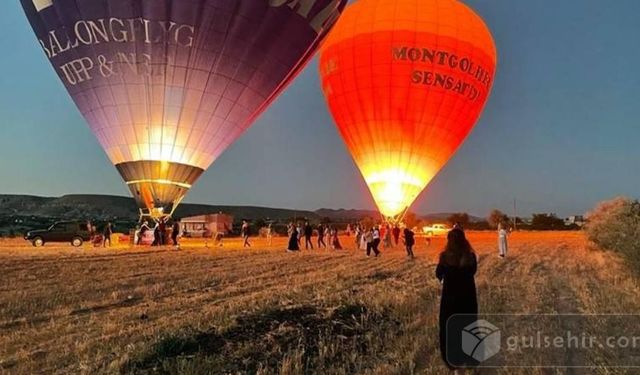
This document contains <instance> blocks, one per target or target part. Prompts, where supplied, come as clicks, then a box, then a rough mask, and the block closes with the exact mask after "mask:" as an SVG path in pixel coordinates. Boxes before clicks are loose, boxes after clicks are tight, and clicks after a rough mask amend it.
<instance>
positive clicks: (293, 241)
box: [287, 223, 300, 252]
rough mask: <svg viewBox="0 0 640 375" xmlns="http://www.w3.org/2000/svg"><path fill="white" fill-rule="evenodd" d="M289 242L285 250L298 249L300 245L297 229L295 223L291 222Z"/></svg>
mask: <svg viewBox="0 0 640 375" xmlns="http://www.w3.org/2000/svg"><path fill="white" fill-rule="evenodd" d="M288 233H289V244H288V245H287V252H293V251H299V250H300V246H298V245H299V243H298V231H297V229H296V227H295V225H293V223H290V224H289V230H288Z"/></svg>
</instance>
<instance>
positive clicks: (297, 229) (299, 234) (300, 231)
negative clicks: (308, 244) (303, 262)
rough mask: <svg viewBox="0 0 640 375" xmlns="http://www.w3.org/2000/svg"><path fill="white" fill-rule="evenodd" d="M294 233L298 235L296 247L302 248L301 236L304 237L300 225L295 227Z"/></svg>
mask: <svg viewBox="0 0 640 375" xmlns="http://www.w3.org/2000/svg"><path fill="white" fill-rule="evenodd" d="M296 233H297V234H298V247H302V236H303V235H304V229H303V228H302V224H300V223H298V225H297V226H296Z"/></svg>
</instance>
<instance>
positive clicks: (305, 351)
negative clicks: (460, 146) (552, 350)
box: [0, 232, 640, 374]
mask: <svg viewBox="0 0 640 375" xmlns="http://www.w3.org/2000/svg"><path fill="white" fill-rule="evenodd" d="M469 238H470V240H471V242H472V245H473V246H474V248H475V250H476V252H477V253H478V255H479V260H480V263H479V270H478V275H477V285H478V294H479V303H480V310H481V312H483V313H552V314H553V313H620V312H626V313H635V312H637V311H640V309H639V308H640V298H638V297H639V296H640V293H639V292H640V289H639V287H638V283H637V279H635V278H634V277H633V276H632V274H631V273H630V272H629V271H627V270H626V268H625V267H624V265H623V264H622V263H621V262H620V261H619V260H618V259H617V258H616V257H615V256H614V255H612V254H609V253H602V252H600V251H599V250H597V249H594V248H592V247H591V245H589V244H588V243H587V241H586V240H585V239H584V237H583V235H582V234H581V233H579V232H567V233H560V232H547V233H534V232H530V233H529V232H522V233H515V234H513V235H512V236H511V238H510V245H511V246H510V247H511V248H510V253H509V257H508V259H507V260H502V259H500V258H498V257H497V255H496V237H495V234H494V233H480V232H478V233H470V234H469ZM342 242H343V245H347V247H350V248H353V247H354V246H353V245H352V239H351V238H347V237H343V238H342ZM443 244H444V242H443V240H442V239H436V240H434V241H433V243H432V244H431V245H430V246H427V245H426V243H424V242H423V241H420V242H419V244H418V246H417V251H416V255H417V259H415V260H413V261H411V260H408V259H406V257H405V256H404V252H403V251H401V249H400V248H398V249H390V250H385V251H384V252H383V255H382V256H381V257H380V258H367V257H365V256H364V254H363V253H362V252H361V251H359V250H358V251H355V250H345V251H331V250H313V251H302V252H301V253H300V254H289V253H285V252H284V246H285V239H283V238H282V239H276V240H275V241H274V246H271V247H269V246H266V242H265V241H264V240H260V239H255V241H254V244H253V245H254V247H253V248H252V249H249V250H246V249H242V248H241V247H240V243H239V242H238V241H228V242H227V243H226V244H225V247H223V248H205V247H204V246H203V244H201V243H196V242H192V243H189V242H186V243H185V247H184V248H183V249H182V250H181V251H175V250H173V249H168V248H167V249H158V248H138V249H126V248H115V249H106V250H104V249H94V248H92V247H89V246H88V245H85V247H84V248H82V249H73V248H70V247H64V246H63V247H60V246H53V245H52V246H46V247H44V248H41V249H35V248H32V247H30V246H29V245H27V244H25V243H23V242H21V241H4V242H0V271H1V272H0V332H1V333H2V334H1V335H0V372H7V373H187V374H188V373H210V374H237V373H239V374H245V373H248V374H254V373H258V374H275V373H281V374H302V373H329V374H350V373H370V374H411V373H417V374H440V373H447V370H446V369H445V367H444V366H443V365H442V363H441V360H440V355H439V351H438V335H437V332H438V331H437V315H438V302H439V294H440V284H439V283H438V282H437V280H436V279H435V277H434V269H435V262H436V260H437V257H438V253H439V251H440V250H441V249H442V246H443ZM596 357H597V356H594V358H584V359H582V360H584V361H591V360H592V361H596V360H597V361H598V362H597V364H598V365H599V366H602V365H603V364H605V365H606V358H605V359H602V358H599V357H598V358H596ZM603 361H604V362H603ZM594 364H595V362H594ZM519 371H520V372H519V373H532V372H534V371H531V370H530V369H527V370H519ZM596 371H599V372H602V373H610V372H609V370H605V369H604V368H601V370H597V369H596ZM481 372H482V371H481ZM485 372H486V370H485ZM493 372H494V371H491V373H493ZM498 372H502V373H509V374H511V373H514V372H515V373H517V372H518V371H514V370H513V369H511V370H503V371H498ZM556 372H557V373H564V371H563V370H556V371H554V372H553V373H556ZM537 373H549V370H537Z"/></svg>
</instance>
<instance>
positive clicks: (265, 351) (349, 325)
mask: <svg viewBox="0 0 640 375" xmlns="http://www.w3.org/2000/svg"><path fill="white" fill-rule="evenodd" d="M398 334H400V323H399V321H397V320H395V319H393V318H392V317H391V316H390V315H389V314H388V313H386V312H383V313H380V312H372V311H369V310H368V309H367V308H366V307H365V306H363V305H346V306H340V307H339V308H337V309H319V308H316V307H313V306H299V307H293V308H286V309H272V310H264V311H262V312H259V313H256V314H252V315H248V316H241V317H239V318H237V320H236V324H235V325H233V326H232V327H230V328H229V329H227V330H224V331H222V332H218V330H216V329H215V328H214V329H211V330H209V331H206V332H201V331H200V332H197V331H193V330H187V331H186V332H183V333H181V334H178V335H172V336H168V337H163V338H161V339H160V340H159V341H158V342H157V343H156V344H155V345H154V346H153V347H152V348H151V350H150V351H148V352H147V353H144V354H143V355H142V356H140V357H138V358H135V359H133V360H131V361H130V362H129V363H127V364H125V365H124V367H123V368H122V369H121V370H122V371H123V372H125V373H129V372H135V373H150V372H153V373H175V372H181V373H256V372H258V371H262V372H263V373H265V372H266V373H272V372H279V370H280V369H281V368H282V366H283V361H287V360H291V358H295V361H296V362H297V364H296V366H297V368H299V369H300V368H301V369H304V371H305V372H318V371H320V372H326V371H327V370H330V369H331V368H332V367H333V368H334V370H335V366H340V368H341V369H343V370H346V371H349V372H351V371H358V370H362V368H363V367H362V366H364V365H363V363H364V362H371V361H370V360H369V361H366V360H365V359H366V358H364V357H367V356H371V355H375V353H377V352H380V351H381V350H382V349H383V347H384V345H385V344H386V343H387V342H388V340H387V338H389V337H390V336H395V335H398Z"/></svg>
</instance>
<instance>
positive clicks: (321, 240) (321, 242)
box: [318, 223, 327, 249]
mask: <svg viewBox="0 0 640 375" xmlns="http://www.w3.org/2000/svg"><path fill="white" fill-rule="evenodd" d="M326 248H327V244H326V243H325V242H324V226H323V225H322V223H320V224H318V249H326Z"/></svg>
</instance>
